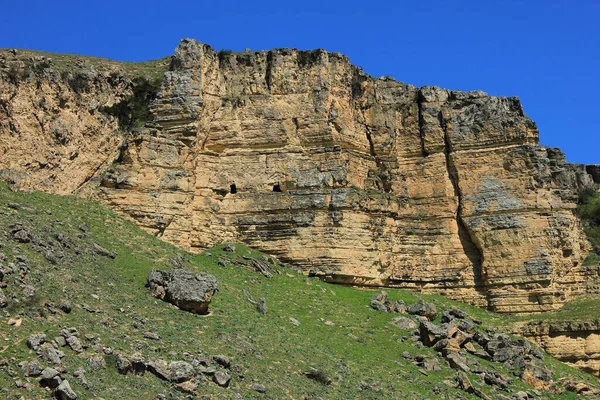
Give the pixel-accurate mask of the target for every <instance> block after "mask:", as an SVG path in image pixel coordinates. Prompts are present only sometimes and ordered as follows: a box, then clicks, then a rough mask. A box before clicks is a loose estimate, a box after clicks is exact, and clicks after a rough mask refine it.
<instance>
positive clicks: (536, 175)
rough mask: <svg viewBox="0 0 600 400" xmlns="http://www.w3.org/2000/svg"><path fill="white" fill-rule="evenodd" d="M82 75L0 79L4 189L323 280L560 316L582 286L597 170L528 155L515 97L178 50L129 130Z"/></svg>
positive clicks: (125, 86)
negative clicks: (268, 257) (244, 253)
mask: <svg viewBox="0 0 600 400" xmlns="http://www.w3.org/2000/svg"><path fill="white" fill-rule="evenodd" d="M5 59H7V60H9V61H10V56H6V57H5ZM91 82H92V84H93V86H92V87H91V88H90V90H89V91H84V92H83V93H81V92H76V91H74V90H73V88H72V87H70V86H69V85H67V84H65V83H64V82H62V81H61V79H59V78H56V79H47V78H44V77H39V76H35V77H32V78H28V79H25V80H23V81H21V82H18V83H17V84H15V83H11V82H9V81H8V80H7V79H5V80H4V81H2V85H3V88H2V90H0V96H1V97H0V98H1V103H0V105H1V106H2V107H1V108H0V116H1V117H2V119H1V120H0V121H1V122H0V146H1V149H2V151H3V154H4V156H3V157H2V160H1V161H0V168H2V169H3V172H2V174H4V175H5V178H6V177H8V179H10V180H13V181H18V183H19V185H20V186H21V187H25V188H37V189H42V190H46V191H49V192H54V193H79V194H81V195H86V196H90V197H94V198H98V199H100V200H102V201H103V202H105V203H106V204H108V205H109V206H110V207H112V208H113V209H114V210H116V211H117V212H119V213H121V214H123V215H125V216H127V217H129V218H131V219H132V220H134V221H135V222H136V223H137V224H139V225H140V226H141V227H143V228H144V229H146V230H147V231H148V232H151V233H152V234H155V235H157V236H159V237H161V238H162V239H163V240H166V241H169V242H171V243H174V244H176V245H177V246H179V247H181V248H184V249H186V250H191V251H199V250H201V249H204V248H207V247H209V246H212V245H215V244H218V243H222V242H225V241H233V240H238V241H243V242H245V243H248V244H250V245H252V246H254V247H256V248H258V249H260V250H262V251H265V252H268V253H271V254H274V255H277V256H278V257H280V258H281V259H282V260H284V261H287V262H290V263H293V264H295V265H296V266H299V267H301V268H303V269H304V270H305V271H306V272H307V273H311V274H315V275H320V276H322V277H323V278H324V279H327V280H330V281H333V282H340V283H349V284H360V285H377V286H379V285H383V286H393V287H404V288H411V289H415V290H421V291H424V292H437V293H444V294H446V295H448V296H450V297H453V298H455V299H459V300H463V301H467V302H470V303H473V304H477V305H480V306H485V307H488V308H490V309H493V310H496V311H499V312H510V313H524V312H525V313H527V312H539V311H544V310H550V309H556V308H558V307H560V305H561V304H563V303H564V302H565V301H566V300H568V299H570V298H572V297H574V296H576V295H577V294H578V293H579V292H581V290H582V289H581V285H579V283H581V282H582V281H584V280H585V279H588V278H589V277H590V273H589V271H588V270H586V269H583V268H582V267H581V264H582V260H583V259H584V257H585V256H586V255H587V252H588V251H589V244H588V242H587V240H586V239H585V236H584V234H583V232H582V230H581V227H580V223H579V221H578V219H577V218H576V216H575V215H574V213H573V210H574V209H575V207H576V204H577V190H578V189H580V188H581V187H584V186H585V185H587V184H589V183H590V182H592V177H591V176H590V175H588V174H587V173H586V172H585V169H582V168H580V167H578V166H573V165H570V164H567V163H566V162H565V160H564V156H563V155H562V153H560V152H559V151H558V150H556V149H549V148H546V147H543V146H539V145H538V132H537V129H536V127H535V124H534V123H533V122H532V121H531V120H530V119H529V118H528V117H527V116H526V115H525V114H524V113H523V110H522V108H521V105H520V103H519V100H518V99H517V98H499V97H493V96H488V95H486V94H485V93H483V92H479V91H475V92H466V93H465V92H459V91H449V90H445V89H440V88H437V87H423V88H415V87H413V86H412V85H405V84H403V83H401V82H396V81H394V80H393V79H390V78H373V77H371V76H369V75H367V74H365V73H363V72H362V71H361V70H360V69H359V68H357V67H355V66H353V65H352V64H351V63H350V61H349V60H348V58H347V57H345V56H343V55H341V54H338V53H330V52H326V51H324V50H315V51H298V50H294V49H278V50H272V51H262V52H244V53H232V54H229V53H227V52H220V53H218V52H215V51H214V50H212V49H211V48H210V47H209V46H207V45H205V44H202V43H198V42H196V41H194V40H189V39H185V40H183V41H182V42H181V43H180V45H179V46H178V48H177V49H176V51H175V54H174V56H173V58H172V61H171V66H170V69H169V71H168V72H166V73H165V74H164V79H163V81H162V86H161V88H160V91H159V92H158V95H157V97H156V99H155V100H154V101H153V102H152V104H151V106H150V111H151V113H152V120H151V121H149V122H147V123H146V125H145V126H144V127H143V128H142V129H135V130H131V131H126V132H125V131H123V130H121V129H119V127H118V123H117V121H116V119H115V118H114V117H113V116H111V115H107V114H106V113H105V112H102V110H103V108H102V107H109V106H111V105H114V104H115V103H117V102H119V101H121V100H123V99H124V98H127V96H129V95H130V94H131V92H132V90H133V89H132V86H131V85H130V84H129V83H128V82H127V81H124V82H120V81H118V80H117V81H115V80H114V79H113V80H111V75H110V74H109V73H96V74H95V75H94V76H93V79H92V80H91ZM42 98H43V99H45V100H44V105H42V104H41V100H40V99H42ZM63 98H64V99H65V100H64V101H62V100H61V99H63ZM65 102H66V103H65ZM48 104H50V106H48ZM32 116H34V117H33V118H32ZM39 121H42V123H40V122H39ZM56 121H61V122H60V123H61V124H63V125H64V126H67V128H66V129H65V130H64V132H67V133H68V134H66V136H67V137H68V139H66V140H63V139H61V138H62V137H63V135H62V134H61V133H60V132H62V131H61V130H60V129H58V128H56V126H58V124H59V123H58V122H56ZM40 161H42V163H40Z"/></svg>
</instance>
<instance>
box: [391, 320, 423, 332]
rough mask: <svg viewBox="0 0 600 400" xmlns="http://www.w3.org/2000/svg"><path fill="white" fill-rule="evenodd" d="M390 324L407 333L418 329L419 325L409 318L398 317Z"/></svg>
mask: <svg viewBox="0 0 600 400" xmlns="http://www.w3.org/2000/svg"><path fill="white" fill-rule="evenodd" d="M390 324H392V325H394V326H396V327H397V328H400V329H402V330H405V331H408V330H411V329H415V328H416V327H417V323H416V322H415V321H413V320H412V319H410V318H407V317H396V318H394V319H392V320H391V321H390Z"/></svg>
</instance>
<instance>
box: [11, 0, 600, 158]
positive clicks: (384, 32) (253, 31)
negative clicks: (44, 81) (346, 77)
mask: <svg viewBox="0 0 600 400" xmlns="http://www.w3.org/2000/svg"><path fill="white" fill-rule="evenodd" d="M184 37H191V38H195V39H197V40H199V41H202V42H205V43H208V44H210V45H211V46H212V47H213V48H215V49H217V50H219V49H222V48H224V49H231V50H243V49H245V48H250V49H252V50H264V49H271V48H275V47H296V48H300V49H314V48H324V49H326V50H330V51H338V52H342V53H344V54H346V55H348V56H349V57H350V59H351V60H352V62H353V63H354V64H356V65H359V66H361V67H363V68H364V70H365V71H366V72H368V73H370V74H372V75H375V76H380V75H390V76H393V77H394V78H396V79H398V80H400V81H403V82H406V83H411V84H414V85H416V86H422V85H437V86H442V87H445V88H449V89H461V90H473V89H481V90H484V91H486V92H488V93H489V94H492V95H498V96H515V95H516V96H519V97H520V98H521V101H522V103H523V105H524V108H525V112H526V113H527V114H528V115H529V116H530V117H531V118H533V119H534V120H535V121H536V122H537V124H538V127H539V129H540V136H541V143H542V144H544V145H547V146H551V147H560V148H561V149H562V150H563V151H564V152H565V153H566V154H567V159H568V160H569V161H571V162H580V163H600V152H599V150H600V146H599V145H600V115H599V113H600V78H599V75H598V74H599V72H600V0H571V1H566V0H564V1H558V0H502V1H500V0H468V1H467V0H465V1H458V0H456V1H441V0H440V1H437V0H436V1H433V0H425V1H422V0H410V1H401V0H397V1H373V0H372V1H367V0H363V1H354V0H346V1H323V0H322V1H313V0H304V1H294V2H288V1H285V0H279V1H225V0H221V1H217V0H213V1H191V0H189V1H172V2H167V1H160V2H159V1H154V0H149V1H143V2H142V1H124V0H122V1H113V0H104V1H97V0H96V1H95V0H89V1H61V0H56V1H37V0H35V1H20V2H18V1H5V2H4V3H3V4H2V11H1V13H0V47H16V48H28V49H37V50H45V51H53V52H66V53H79V54H84V55H94V56H101V57H109V58H113V59H117V60H125V61H141V60H148V59H153V58H159V57H163V56H166V55H170V54H172V52H173V49H174V48H175V46H176V45H177V43H178V42H179V40H180V39H181V38H184Z"/></svg>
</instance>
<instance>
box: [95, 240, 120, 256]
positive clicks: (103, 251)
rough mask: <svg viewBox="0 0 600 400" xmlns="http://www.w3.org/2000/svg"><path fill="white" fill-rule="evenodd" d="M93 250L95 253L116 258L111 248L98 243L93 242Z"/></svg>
mask: <svg viewBox="0 0 600 400" xmlns="http://www.w3.org/2000/svg"><path fill="white" fill-rule="evenodd" d="M92 250H94V253H96V254H98V255H100V256H102V257H108V258H113V259H114V258H115V255H114V254H113V253H111V252H110V251H109V250H107V249H105V248H104V247H102V246H100V245H99V244H97V243H93V244H92Z"/></svg>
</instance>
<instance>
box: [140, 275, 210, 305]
mask: <svg viewBox="0 0 600 400" xmlns="http://www.w3.org/2000/svg"><path fill="white" fill-rule="evenodd" d="M148 286H149V287H150V290H151V292H152V295H153V296H155V297H158V298H160V299H163V300H165V301H167V302H169V303H171V304H174V305H176V306H177V307H179V308H180V309H182V310H185V311H189V312H192V313H195V314H207V313H208V305H209V304H210V301H211V300H212V297H213V295H214V294H215V293H216V292H217V291H218V287H217V279H216V278H215V277H214V276H212V275H208V274H205V273H192V272H190V271H187V270H183V269H176V270H174V271H173V272H172V273H169V272H165V271H150V273H149V274H148Z"/></svg>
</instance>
